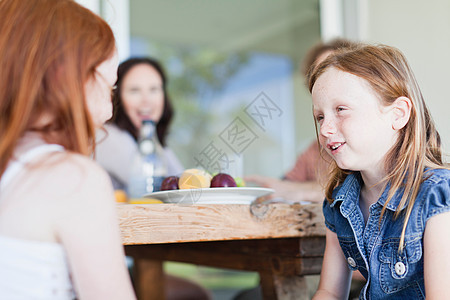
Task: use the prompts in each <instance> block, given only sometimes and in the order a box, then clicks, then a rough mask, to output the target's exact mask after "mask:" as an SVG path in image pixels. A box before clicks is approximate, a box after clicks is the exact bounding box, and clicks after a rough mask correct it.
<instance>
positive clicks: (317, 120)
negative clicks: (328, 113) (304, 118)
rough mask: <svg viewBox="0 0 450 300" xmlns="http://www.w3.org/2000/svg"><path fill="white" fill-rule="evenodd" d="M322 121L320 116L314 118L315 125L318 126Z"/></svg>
mask: <svg viewBox="0 0 450 300" xmlns="http://www.w3.org/2000/svg"><path fill="white" fill-rule="evenodd" d="M322 121H323V116H320V115H319V116H316V122H317V123H319V124H320V123H321V122H322Z"/></svg>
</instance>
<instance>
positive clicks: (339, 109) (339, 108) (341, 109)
mask: <svg viewBox="0 0 450 300" xmlns="http://www.w3.org/2000/svg"><path fill="white" fill-rule="evenodd" d="M336 110H337V111H338V112H340V111H344V110H345V109H344V108H343V107H338V108H336Z"/></svg>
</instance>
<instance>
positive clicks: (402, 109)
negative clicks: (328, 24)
mask: <svg viewBox="0 0 450 300" xmlns="http://www.w3.org/2000/svg"><path fill="white" fill-rule="evenodd" d="M411 108H412V102H411V100H410V99H409V98H407V97H403V96H402V97H398V98H397V99H395V101H394V103H393V104H392V111H393V119H392V129H394V130H400V129H402V128H403V127H405V125H406V124H408V121H409V117H410V116H411Z"/></svg>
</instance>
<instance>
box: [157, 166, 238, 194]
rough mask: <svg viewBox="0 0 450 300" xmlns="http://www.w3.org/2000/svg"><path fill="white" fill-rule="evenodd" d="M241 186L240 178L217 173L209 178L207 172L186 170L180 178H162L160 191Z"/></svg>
mask: <svg viewBox="0 0 450 300" xmlns="http://www.w3.org/2000/svg"><path fill="white" fill-rule="evenodd" d="M243 186H245V182H244V180H243V179H242V178H240V177H236V178H233V177H232V176H231V175H229V174H226V173H217V174H215V175H214V176H211V175H210V174H209V173H208V172H206V171H203V170H200V169H187V170H185V171H184V172H183V173H182V174H181V176H180V177H177V176H169V177H166V178H164V180H163V182H162V184H161V191H168V190H178V189H180V190H185V189H201V188H209V187H212V188H217V187H243Z"/></svg>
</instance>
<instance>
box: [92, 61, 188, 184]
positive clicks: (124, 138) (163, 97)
mask: <svg viewBox="0 0 450 300" xmlns="http://www.w3.org/2000/svg"><path fill="white" fill-rule="evenodd" d="M166 86H167V79H166V75H165V73H164V71H163V68H162V67H161V65H160V64H159V62H158V61H156V60H154V59H152V58H131V59H128V60H126V61H124V62H122V63H121V64H120V65H119V69H118V72H117V82H116V86H115V90H114V94H113V103H114V110H113V117H112V118H111V120H110V121H109V122H108V123H107V124H106V125H105V126H104V129H105V130H106V134H101V133H99V138H98V141H99V143H98V145H97V149H96V160H97V161H98V162H99V163H100V165H102V166H103V168H104V169H105V170H106V171H107V172H108V174H109V176H110V177H111V180H112V182H113V185H114V188H115V189H125V188H126V185H127V181H128V176H129V172H130V166H131V165H132V161H133V158H134V157H135V155H136V154H137V153H138V137H139V130H140V129H141V126H142V121H143V120H152V121H154V122H155V124H156V132H157V137H158V140H159V142H160V143H161V145H162V146H163V147H164V154H165V156H166V157H165V160H166V162H167V164H168V166H167V167H168V174H167V175H168V176H172V175H178V174H180V173H181V172H183V166H182V165H181V163H180V161H179V160H178V158H177V157H176V155H175V154H174V153H173V151H172V150H171V149H170V148H169V147H168V146H167V141H166V139H167V135H168V133H169V126H170V123H171V121H172V117H173V114H174V111H173V107H172V103H171V101H170V98H169V96H168V94H167V88H166Z"/></svg>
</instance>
